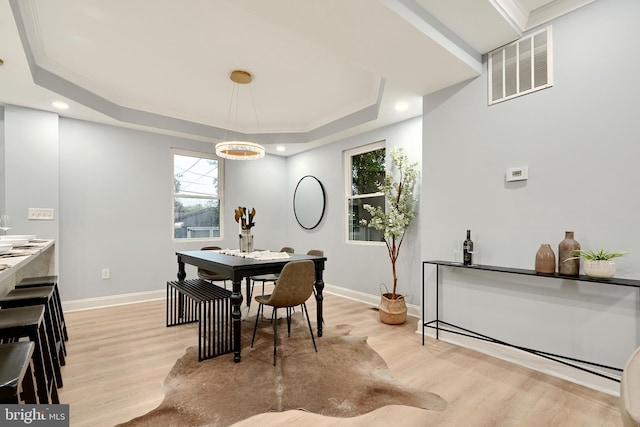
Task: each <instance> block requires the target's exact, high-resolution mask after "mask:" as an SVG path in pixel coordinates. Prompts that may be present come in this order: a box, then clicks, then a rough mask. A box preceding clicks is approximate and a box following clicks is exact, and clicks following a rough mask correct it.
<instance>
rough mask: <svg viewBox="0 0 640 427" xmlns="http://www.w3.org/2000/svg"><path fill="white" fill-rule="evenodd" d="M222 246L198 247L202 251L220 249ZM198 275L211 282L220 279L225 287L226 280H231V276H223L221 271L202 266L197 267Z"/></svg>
mask: <svg viewBox="0 0 640 427" xmlns="http://www.w3.org/2000/svg"><path fill="white" fill-rule="evenodd" d="M220 249H222V248H220V246H205V247H204V248H202V249H200V250H202V251H217V250H220ZM198 277H199V278H201V279H202V280H207V281H209V282H211V283H213V282H219V281H222V282H224V288H225V289H227V280H231V278H229V277H227V276H225V275H224V274H221V273H216V272H214V271H209V270H205V269H204V268H198Z"/></svg>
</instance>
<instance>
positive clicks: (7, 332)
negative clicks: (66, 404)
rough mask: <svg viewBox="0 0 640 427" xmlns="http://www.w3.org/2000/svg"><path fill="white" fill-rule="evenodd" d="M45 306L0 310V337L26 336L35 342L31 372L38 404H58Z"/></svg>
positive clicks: (0, 338) (6, 338)
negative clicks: (45, 323) (35, 386)
mask: <svg viewBox="0 0 640 427" xmlns="http://www.w3.org/2000/svg"><path fill="white" fill-rule="evenodd" d="M44 312H45V306H44V305H32V306H28V307H19V308H3V309H2V310H0V340H2V342H3V343H10V342H16V341H19V340H20V338H29V340H30V341H32V342H33V343H34V352H33V364H34V369H33V373H34V376H35V378H36V385H37V388H38V400H39V403H40V404H56V403H60V399H59V398H58V388H57V387H56V381H55V374H54V368H53V358H52V356H51V353H50V352H49V351H48V350H49V348H50V347H49V343H48V339H47V333H46V330H45V325H44Z"/></svg>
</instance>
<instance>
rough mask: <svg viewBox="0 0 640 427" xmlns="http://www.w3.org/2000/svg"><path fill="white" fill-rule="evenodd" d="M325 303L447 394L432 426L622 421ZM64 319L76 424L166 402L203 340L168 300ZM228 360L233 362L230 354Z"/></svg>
mask: <svg viewBox="0 0 640 427" xmlns="http://www.w3.org/2000/svg"><path fill="white" fill-rule="evenodd" d="M324 301H325V327H326V328H328V327H331V326H332V325H337V324H341V323H347V324H350V325H353V326H354V327H355V328H354V330H353V331H352V332H351V333H352V334H353V335H365V336H368V337H369V338H368V342H369V344H370V345H371V347H373V348H374V349H375V350H376V351H377V352H378V353H379V354H380V355H381V356H382V357H383V358H384V360H385V361H386V362H387V364H388V365H389V367H390V369H391V372H392V374H393V375H394V376H395V377H396V378H397V379H398V380H400V381H402V382H403V383H406V384H407V386H410V387H415V388H419V389H423V390H428V391H431V392H434V393H437V394H439V395H440V396H442V397H443V398H444V399H445V400H447V402H448V403H449V405H448V407H447V409H446V410H445V411H442V412H436V411H429V413H428V415H427V416H428V420H429V423H428V425H429V426H455V427H458V426H465V427H467V426H526V427H536V426H541V427H542V426H544V427H548V426H563V427H570V426H583V427H584V426H621V425H622V423H621V421H620V411H619V410H618V408H617V398H616V397H614V396H610V395H608V394H604V393H601V392H597V391H594V390H591V389H588V388H585V387H582V386H579V385H576V384H573V383H570V382H567V381H563V380H560V379H557V378H555V377H551V376H548V375H544V374H541V373H538V372H536V371H532V370H529V369H526V368H522V367H519V366H517V365H514V364H511V363H508V362H504V361H502V360H498V359H495V358H492V357H488V356H485V355H483V354H480V353H477V352H474V351H471V350H467V349H464V348H461V347H456V346H454V345H451V344H448V343H445V342H443V341H435V340H432V339H429V338H427V341H426V345H425V346H422V345H421V337H420V335H418V334H416V333H415V328H416V321H415V319H410V320H411V321H410V322H408V323H407V324H405V325H403V326H388V325H382V324H381V323H380V322H379V321H378V314H377V311H376V310H375V309H373V308H371V307H370V306H367V305H365V304H361V303H358V302H355V301H351V300H348V299H345V298H341V297H337V296H334V295H325V300H324ZM308 305H309V307H310V308H311V306H313V305H315V304H308ZM253 310H255V307H254V308H253ZM310 311H311V310H310ZM65 316H66V320H67V327H68V330H69V336H70V340H69V342H68V346H67V350H68V356H67V360H66V361H67V365H66V366H65V367H63V379H64V387H63V388H62V389H61V390H60V400H61V402H63V403H69V404H70V413H71V425H72V426H74V427H75V426H78V427H79V426H92V427H98V426H113V425H115V424H117V423H120V422H124V421H127V420H129V419H131V418H133V417H136V416H138V415H142V414H144V413H146V412H147V411H149V410H151V409H153V408H154V407H156V406H157V405H159V404H160V402H161V401H162V398H163V391H162V382H163V379H164V377H165V376H166V375H167V373H168V372H169V370H170V369H171V367H172V366H173V364H174V363H175V361H176V359H178V358H179V357H181V356H182V355H183V354H184V351H185V349H186V348H187V347H189V346H193V345H197V329H196V328H197V326H196V325H184V326H178V327H172V328H166V327H165V326H164V325H165V303H164V301H152V302H145V303H139V304H132V305H126V306H118V307H111V308H104V309H97V310H87V311H79V312H72V313H67V314H66V315H65ZM313 318H314V317H312V319H313ZM320 339H322V338H320ZM244 344H246V343H244ZM222 357H228V358H229V363H233V362H232V357H231V356H228V355H225V356H222ZM400 409H402V407H401V408H400ZM424 412H425V411H423V410H416V409H415V408H407V409H405V410H404V412H402V414H403V415H402V418H399V416H398V412H397V410H389V411H386V412H384V411H383V412H382V415H381V417H382V418H379V419H377V420H376V423H375V425H389V426H403V425H409V424H411V423H410V419H411V417H412V416H413V415H414V414H416V413H420V414H421V415H422V416H424ZM385 414H388V415H387V418H388V419H385ZM269 417H270V418H269V422H270V424H269V425H274V426H276V425H278V426H282V425H305V426H313V425H318V426H319V425H323V426H324V425H328V424H326V423H320V422H317V423H315V424H314V422H313V420H312V418H311V417H308V418H306V419H305V418H304V417H305V415H304V414H301V413H300V412H299V411H298V412H297V413H291V412H288V413H284V414H276V415H270V416H269ZM255 425H264V424H263V423H261V422H260V423H259V422H258V421H256V424H255ZM331 425H340V423H332V424H331ZM349 425H353V424H349ZM371 425H372V424H369V427H371Z"/></svg>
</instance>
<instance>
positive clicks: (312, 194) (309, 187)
mask: <svg viewBox="0 0 640 427" xmlns="http://www.w3.org/2000/svg"><path fill="white" fill-rule="evenodd" d="M293 213H294V214H295V216H296V220H297V221H298V224H300V226H301V227H302V228H305V229H307V230H311V229H313V228H316V227H317V226H318V224H320V221H321V220H322V216H323V215H324V187H322V183H321V182H320V181H319V180H318V178H316V177H315V176H311V175H307V176H304V177H302V179H300V181H298V185H296V191H295V192H294V193H293Z"/></svg>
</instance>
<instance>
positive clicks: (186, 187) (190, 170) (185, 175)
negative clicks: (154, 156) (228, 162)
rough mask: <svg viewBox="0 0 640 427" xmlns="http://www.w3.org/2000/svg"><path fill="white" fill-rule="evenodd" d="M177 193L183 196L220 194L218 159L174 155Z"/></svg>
mask: <svg viewBox="0 0 640 427" xmlns="http://www.w3.org/2000/svg"><path fill="white" fill-rule="evenodd" d="M173 175H174V177H175V179H174V185H175V190H174V191H175V193H176V194H179V195H181V196H218V161H217V160H213V159H202V158H199V157H190V156H183V155H178V154H176V155H174V156H173Z"/></svg>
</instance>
